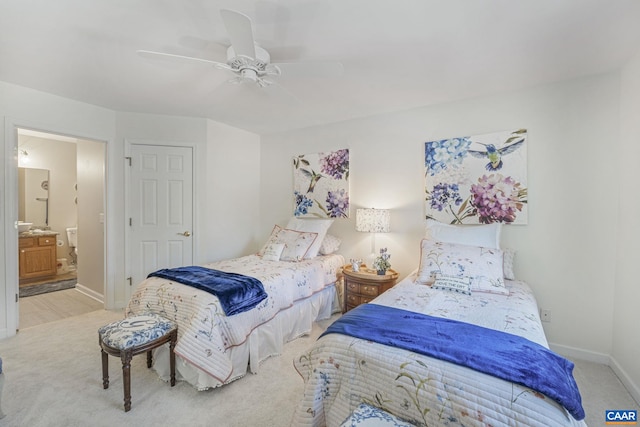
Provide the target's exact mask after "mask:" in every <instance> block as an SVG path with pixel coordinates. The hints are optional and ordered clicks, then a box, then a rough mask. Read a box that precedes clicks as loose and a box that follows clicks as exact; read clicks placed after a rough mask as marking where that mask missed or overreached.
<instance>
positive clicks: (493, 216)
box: [424, 129, 528, 224]
mask: <svg viewBox="0 0 640 427" xmlns="http://www.w3.org/2000/svg"><path fill="white" fill-rule="evenodd" d="M526 142H527V130H526V129H518V130H515V131H506V132H496V133H491V134H485V135H475V136H465V137H459V138H451V139H443V140H438V141H430V142H426V143H425V150H424V164H425V193H426V198H425V206H426V212H427V214H426V217H427V218H432V219H435V220H438V221H440V222H445V223H451V224H490V223H495V222H500V223H508V224H526V223H527V203H528V191H527V146H526Z"/></svg>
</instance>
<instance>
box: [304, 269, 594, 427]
mask: <svg viewBox="0 0 640 427" xmlns="http://www.w3.org/2000/svg"><path fill="white" fill-rule="evenodd" d="M413 279H414V276H409V277H407V278H406V279H404V280H403V281H402V282H400V283H399V284H398V285H396V286H394V287H393V288H392V289H390V290H389V291H387V292H385V293H384V294H382V295H381V296H379V297H378V298H376V299H375V300H374V301H373V303H376V304H381V305H389V306H394V307H398V308H402V309H405V310H409V311H414V312H419V313H424V314H428V315H431V316H439V317H445V318H449V319H454V320H459V321H463V322H468V323H474V324H479V325H481V326H485V327H488V328H492V329H496V330H499V331H504V332H508V333H512V334H516V335H520V336H524V337H525V338H527V339H529V340H531V341H534V342H536V343H538V344H541V345H543V346H546V347H548V344H547V341H546V338H545V336H544V331H543V329H542V324H541V323H540V319H539V316H538V307H537V303H536V301H535V298H534V296H533V293H532V292H531V289H530V288H529V286H528V285H527V284H525V283H523V282H516V281H507V286H508V287H509V290H510V294H509V295H508V296H506V295H497V294H488V293H479V292H476V293H473V294H472V295H464V294H457V293H452V292H447V291H442V290H436V289H432V288H431V287H429V286H426V285H420V284H417V283H414V280H413ZM294 366H295V368H296V369H297V371H298V372H299V373H300V375H301V376H302V377H303V379H304V381H305V390H304V394H303V397H302V399H301V402H300V403H299V405H298V407H297V408H296V412H295V415H294V418H293V421H292V426H318V427H320V426H338V425H340V424H341V423H342V422H343V421H344V420H345V419H346V418H347V417H348V416H349V414H350V413H351V412H352V411H353V410H354V409H356V408H357V407H358V406H359V405H360V404H361V403H366V404H369V405H372V406H375V407H378V408H381V409H383V410H385V411H387V412H389V413H391V414H394V415H396V416H398V417H400V418H402V419H404V420H406V421H408V422H410V423H412V424H414V425H417V426H467V427H468V426H524V425H526V426H540V427H543V426H544V427H549V426H585V424H584V422H582V421H580V422H579V421H576V420H575V419H573V417H571V415H570V414H569V413H568V412H567V411H566V410H565V409H564V408H563V407H562V406H560V405H559V404H558V403H556V402H555V401H553V400H552V399H549V398H548V397H546V396H545V395H543V394H541V393H539V392H536V391H534V390H531V389H528V388H526V387H523V386H520V385H517V384H514V383H511V382H508V381H504V380H501V379H498V378H495V377H492V376H490V375H487V374H483V373H480V372H477V371H474V370H472V369H469V368H466V367H463V366H459V365H455V364H452V363H449V362H444V361H441V360H438V359H434V358H430V357H427V356H422V355H419V354H416V353H413V352H410V351H406V350H402V349H398V348H393V347H387V346H384V345H381V344H376V343H373V342H371V341H366V340H361V339H358V338H353V337H349V336H345V335H339V334H329V335H326V336H324V337H322V338H320V339H319V340H318V341H317V342H316V343H315V344H314V345H313V347H312V348H310V349H309V350H307V351H306V352H305V353H303V354H301V355H299V356H298V357H297V358H296V359H295V360H294Z"/></svg>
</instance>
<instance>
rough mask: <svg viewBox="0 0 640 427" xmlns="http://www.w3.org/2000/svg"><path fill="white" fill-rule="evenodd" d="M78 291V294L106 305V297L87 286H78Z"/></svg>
mask: <svg viewBox="0 0 640 427" xmlns="http://www.w3.org/2000/svg"><path fill="white" fill-rule="evenodd" d="M76 290H77V291H78V292H81V293H83V294H85V295H86V296H88V297H89V298H93V299H94V300H96V301H98V302H101V303H103V304H104V295H102V294H99V293H97V292H96V291H94V290H92V289H89V288H87V287H86V286H82V285H81V284H80V283H78V284H77V285H76Z"/></svg>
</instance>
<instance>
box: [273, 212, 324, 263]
mask: <svg viewBox="0 0 640 427" xmlns="http://www.w3.org/2000/svg"><path fill="white" fill-rule="evenodd" d="M331 224H333V219H332V218H330V219H302V218H297V217H295V216H294V217H293V218H291V219H290V220H289V222H288V223H287V226H286V227H285V228H287V229H289V230H295V231H304V232H307V233H318V238H317V239H316V240H315V242H314V243H313V245H311V249H309V251H308V252H307V254H306V255H305V258H306V259H311V258H315V257H316V256H317V255H318V252H319V251H320V246H321V245H322V242H323V240H324V237H325V235H326V234H327V230H328V229H329V227H331Z"/></svg>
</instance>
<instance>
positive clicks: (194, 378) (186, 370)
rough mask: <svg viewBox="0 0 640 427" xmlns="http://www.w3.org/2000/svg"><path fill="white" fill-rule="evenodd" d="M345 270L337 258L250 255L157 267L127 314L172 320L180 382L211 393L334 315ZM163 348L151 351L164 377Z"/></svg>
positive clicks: (165, 358) (136, 292)
mask: <svg viewBox="0 0 640 427" xmlns="http://www.w3.org/2000/svg"><path fill="white" fill-rule="evenodd" d="M343 265H344V257H343V256H341V255H337V254H332V255H319V256H316V257H314V258H313V259H304V260H301V261H299V262H290V261H269V260H264V259H263V258H262V257H261V256H259V255H248V256H244V257H240V258H235V259H230V260H224V261H218V262H214V263H209V264H205V265H202V266H186V267H178V268H169V269H161V270H158V271H155V272H152V273H151V274H149V277H147V278H146V279H145V280H144V281H143V282H142V283H140V284H139V285H138V286H137V288H136V289H135V290H134V292H133V293H132V296H131V298H130V300H129V303H128V305H127V308H126V310H125V315H127V316H131V315H136V314H141V313H144V312H148V311H151V312H154V313H158V314H160V315H162V316H165V317H167V318H169V319H172V320H174V321H175V322H177V323H178V342H177V345H176V347H175V353H176V356H177V358H176V373H177V376H178V379H180V380H184V381H187V382H189V383H190V384H192V385H193V386H194V387H195V388H196V389H198V390H206V389H210V388H215V387H219V386H221V385H224V384H227V383H230V382H231V381H234V380H236V379H238V378H241V377H243V376H244V375H245V374H246V373H247V371H248V370H250V371H251V372H254V373H257V372H258V368H259V365H260V362H261V361H263V360H264V359H266V358H268V357H270V356H273V355H277V354H280V353H281V352H282V346H283V345H284V343H286V342H288V341H291V340H293V339H295V338H298V337H300V336H302V335H304V334H307V333H308V332H309V331H310V330H311V327H312V323H313V322H314V321H316V320H318V319H324V318H328V317H329V316H330V315H331V314H332V313H333V312H335V311H337V310H339V302H338V301H339V299H338V297H337V292H336V288H335V282H336V279H337V275H338V273H339V271H340V269H341V267H342V266H343ZM165 347H166V346H165ZM165 347H161V348H159V349H157V350H155V355H154V356H155V362H156V363H155V364H154V369H155V370H156V371H157V372H158V374H159V375H160V377H162V378H165V379H168V378H169V372H168V371H169V366H170V364H169V361H168V359H169V350H168V348H165Z"/></svg>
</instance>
